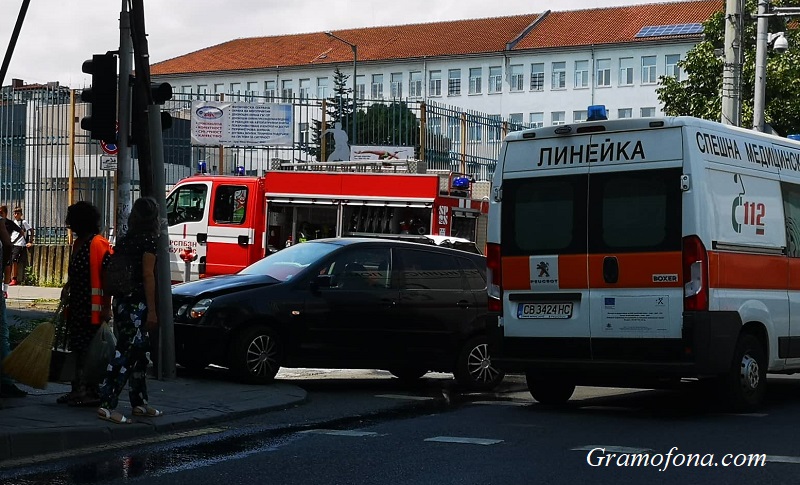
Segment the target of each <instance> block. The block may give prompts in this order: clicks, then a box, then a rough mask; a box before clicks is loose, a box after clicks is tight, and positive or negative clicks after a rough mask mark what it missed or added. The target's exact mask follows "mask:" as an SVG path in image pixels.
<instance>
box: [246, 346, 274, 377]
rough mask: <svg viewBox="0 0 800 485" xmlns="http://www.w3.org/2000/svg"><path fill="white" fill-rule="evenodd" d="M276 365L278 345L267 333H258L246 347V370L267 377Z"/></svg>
mask: <svg viewBox="0 0 800 485" xmlns="http://www.w3.org/2000/svg"><path fill="white" fill-rule="evenodd" d="M277 365H278V347H277V345H276V344H275V340H274V339H273V338H272V337H270V336H269V335H259V336H257V337H256V338H255V339H253V341H252V342H250V346H249V347H248V348H247V370H248V371H249V372H250V374H252V375H255V376H258V377H259V378H264V377H267V376H268V375H269V374H271V373H272V369H274V368H275V367H276V366H277Z"/></svg>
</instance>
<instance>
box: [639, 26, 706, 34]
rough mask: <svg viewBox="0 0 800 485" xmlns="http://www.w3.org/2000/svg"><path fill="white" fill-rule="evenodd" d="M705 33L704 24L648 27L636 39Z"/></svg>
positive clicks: (640, 31)
mask: <svg viewBox="0 0 800 485" xmlns="http://www.w3.org/2000/svg"><path fill="white" fill-rule="evenodd" d="M701 33H703V24H672V25H646V26H644V27H642V29H641V30H639V32H638V33H637V34H636V35H635V36H634V37H662V36H666V35H691V34H701Z"/></svg>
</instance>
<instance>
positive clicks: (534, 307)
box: [517, 302, 572, 318]
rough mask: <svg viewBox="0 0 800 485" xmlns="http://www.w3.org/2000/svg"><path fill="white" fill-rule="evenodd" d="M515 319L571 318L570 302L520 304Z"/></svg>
mask: <svg viewBox="0 0 800 485" xmlns="http://www.w3.org/2000/svg"><path fill="white" fill-rule="evenodd" d="M517 318H572V302H569V303H547V302H542V303H520V304H519V306H517Z"/></svg>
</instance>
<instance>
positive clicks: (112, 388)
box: [100, 299, 150, 409]
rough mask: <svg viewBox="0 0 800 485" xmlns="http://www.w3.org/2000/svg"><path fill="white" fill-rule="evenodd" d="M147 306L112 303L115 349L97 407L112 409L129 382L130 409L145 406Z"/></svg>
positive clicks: (127, 302)
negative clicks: (115, 338)
mask: <svg viewBox="0 0 800 485" xmlns="http://www.w3.org/2000/svg"><path fill="white" fill-rule="evenodd" d="M146 318H147V305H145V304H144V303H143V302H140V301H126V300H123V299H120V301H114V327H115V329H116V331H117V349H116V353H115V355H114V358H113V359H111V362H109V364H108V374H107V375H106V378H105V380H104V381H103V384H102V385H101V386H100V406H101V407H104V408H106V409H115V408H116V407H117V405H118V404H119V395H120V393H121V392H122V389H123V388H124V387H125V384H126V383H128V388H129V389H128V396H129V398H130V402H131V407H136V406H146V405H147V383H146V380H145V376H146V372H147V366H148V365H149V364H150V335H149V333H148V332H147V328H146V327H145V319H146Z"/></svg>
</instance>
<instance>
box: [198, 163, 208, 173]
mask: <svg viewBox="0 0 800 485" xmlns="http://www.w3.org/2000/svg"><path fill="white" fill-rule="evenodd" d="M207 172H208V166H207V165H206V161H205V160H199V161H198V162H197V173H207Z"/></svg>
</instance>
